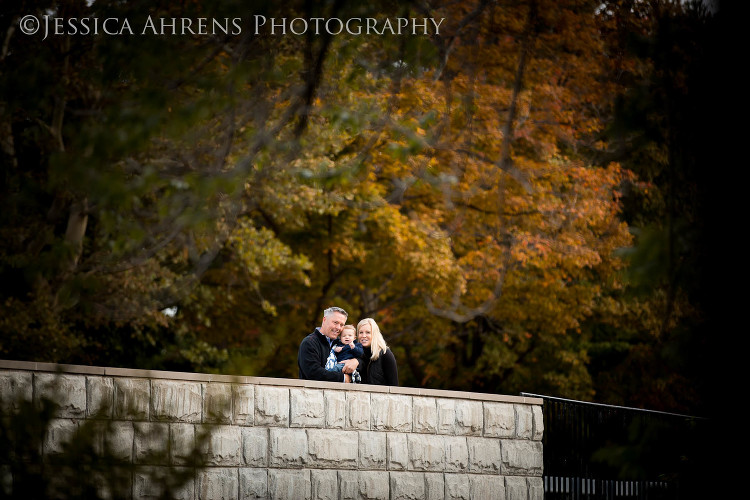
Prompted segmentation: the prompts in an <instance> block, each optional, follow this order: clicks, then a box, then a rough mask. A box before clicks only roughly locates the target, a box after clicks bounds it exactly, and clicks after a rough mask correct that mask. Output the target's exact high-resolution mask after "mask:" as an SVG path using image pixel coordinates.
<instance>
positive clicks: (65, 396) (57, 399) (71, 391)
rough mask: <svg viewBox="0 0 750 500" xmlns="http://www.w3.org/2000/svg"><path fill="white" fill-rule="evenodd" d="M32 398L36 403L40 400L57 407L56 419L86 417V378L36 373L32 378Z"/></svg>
mask: <svg viewBox="0 0 750 500" xmlns="http://www.w3.org/2000/svg"><path fill="white" fill-rule="evenodd" d="M34 397H35V399H36V400H37V403H38V402H39V401H41V400H42V398H46V399H49V400H50V401H52V402H53V403H55V404H56V405H57V411H56V412H55V416H56V417H58V418H82V417H85V416H86V377H84V376H83V375H63V374H56V373H37V374H36V375H35V376H34Z"/></svg>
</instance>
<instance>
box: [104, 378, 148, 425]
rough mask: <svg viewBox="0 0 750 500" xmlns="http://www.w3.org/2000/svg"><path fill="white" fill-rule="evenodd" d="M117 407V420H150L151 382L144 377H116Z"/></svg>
mask: <svg viewBox="0 0 750 500" xmlns="http://www.w3.org/2000/svg"><path fill="white" fill-rule="evenodd" d="M113 380H114V386H115V408H114V412H113V414H112V417H113V418H115V419H117V420H148V418H149V410H150V404H151V384H150V382H149V381H148V380H147V379H143V378H122V377H115V378H114V379H113Z"/></svg>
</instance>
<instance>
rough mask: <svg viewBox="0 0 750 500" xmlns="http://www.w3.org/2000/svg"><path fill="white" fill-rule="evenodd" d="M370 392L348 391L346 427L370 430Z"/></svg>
mask: <svg viewBox="0 0 750 500" xmlns="http://www.w3.org/2000/svg"><path fill="white" fill-rule="evenodd" d="M370 406H371V404H370V393H369V392H359V391H357V392H347V393H346V410H347V412H346V428H347V429H361V430H364V431H367V430H370Z"/></svg>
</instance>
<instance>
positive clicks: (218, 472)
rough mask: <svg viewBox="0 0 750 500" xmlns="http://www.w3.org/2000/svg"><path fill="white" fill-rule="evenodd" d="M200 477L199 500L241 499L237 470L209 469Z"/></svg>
mask: <svg viewBox="0 0 750 500" xmlns="http://www.w3.org/2000/svg"><path fill="white" fill-rule="evenodd" d="M197 475H198V499H199V500H236V499H238V498H239V474H238V471H237V469H236V468H225V467H208V468H206V469H200V470H199V471H198V473H197Z"/></svg>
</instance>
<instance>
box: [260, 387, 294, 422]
mask: <svg viewBox="0 0 750 500" xmlns="http://www.w3.org/2000/svg"><path fill="white" fill-rule="evenodd" d="M255 425H258V426H260V425H274V426H282V427H286V426H288V425H289V389H287V388H286V387H266V386H262V385H259V386H256V387H255Z"/></svg>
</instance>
